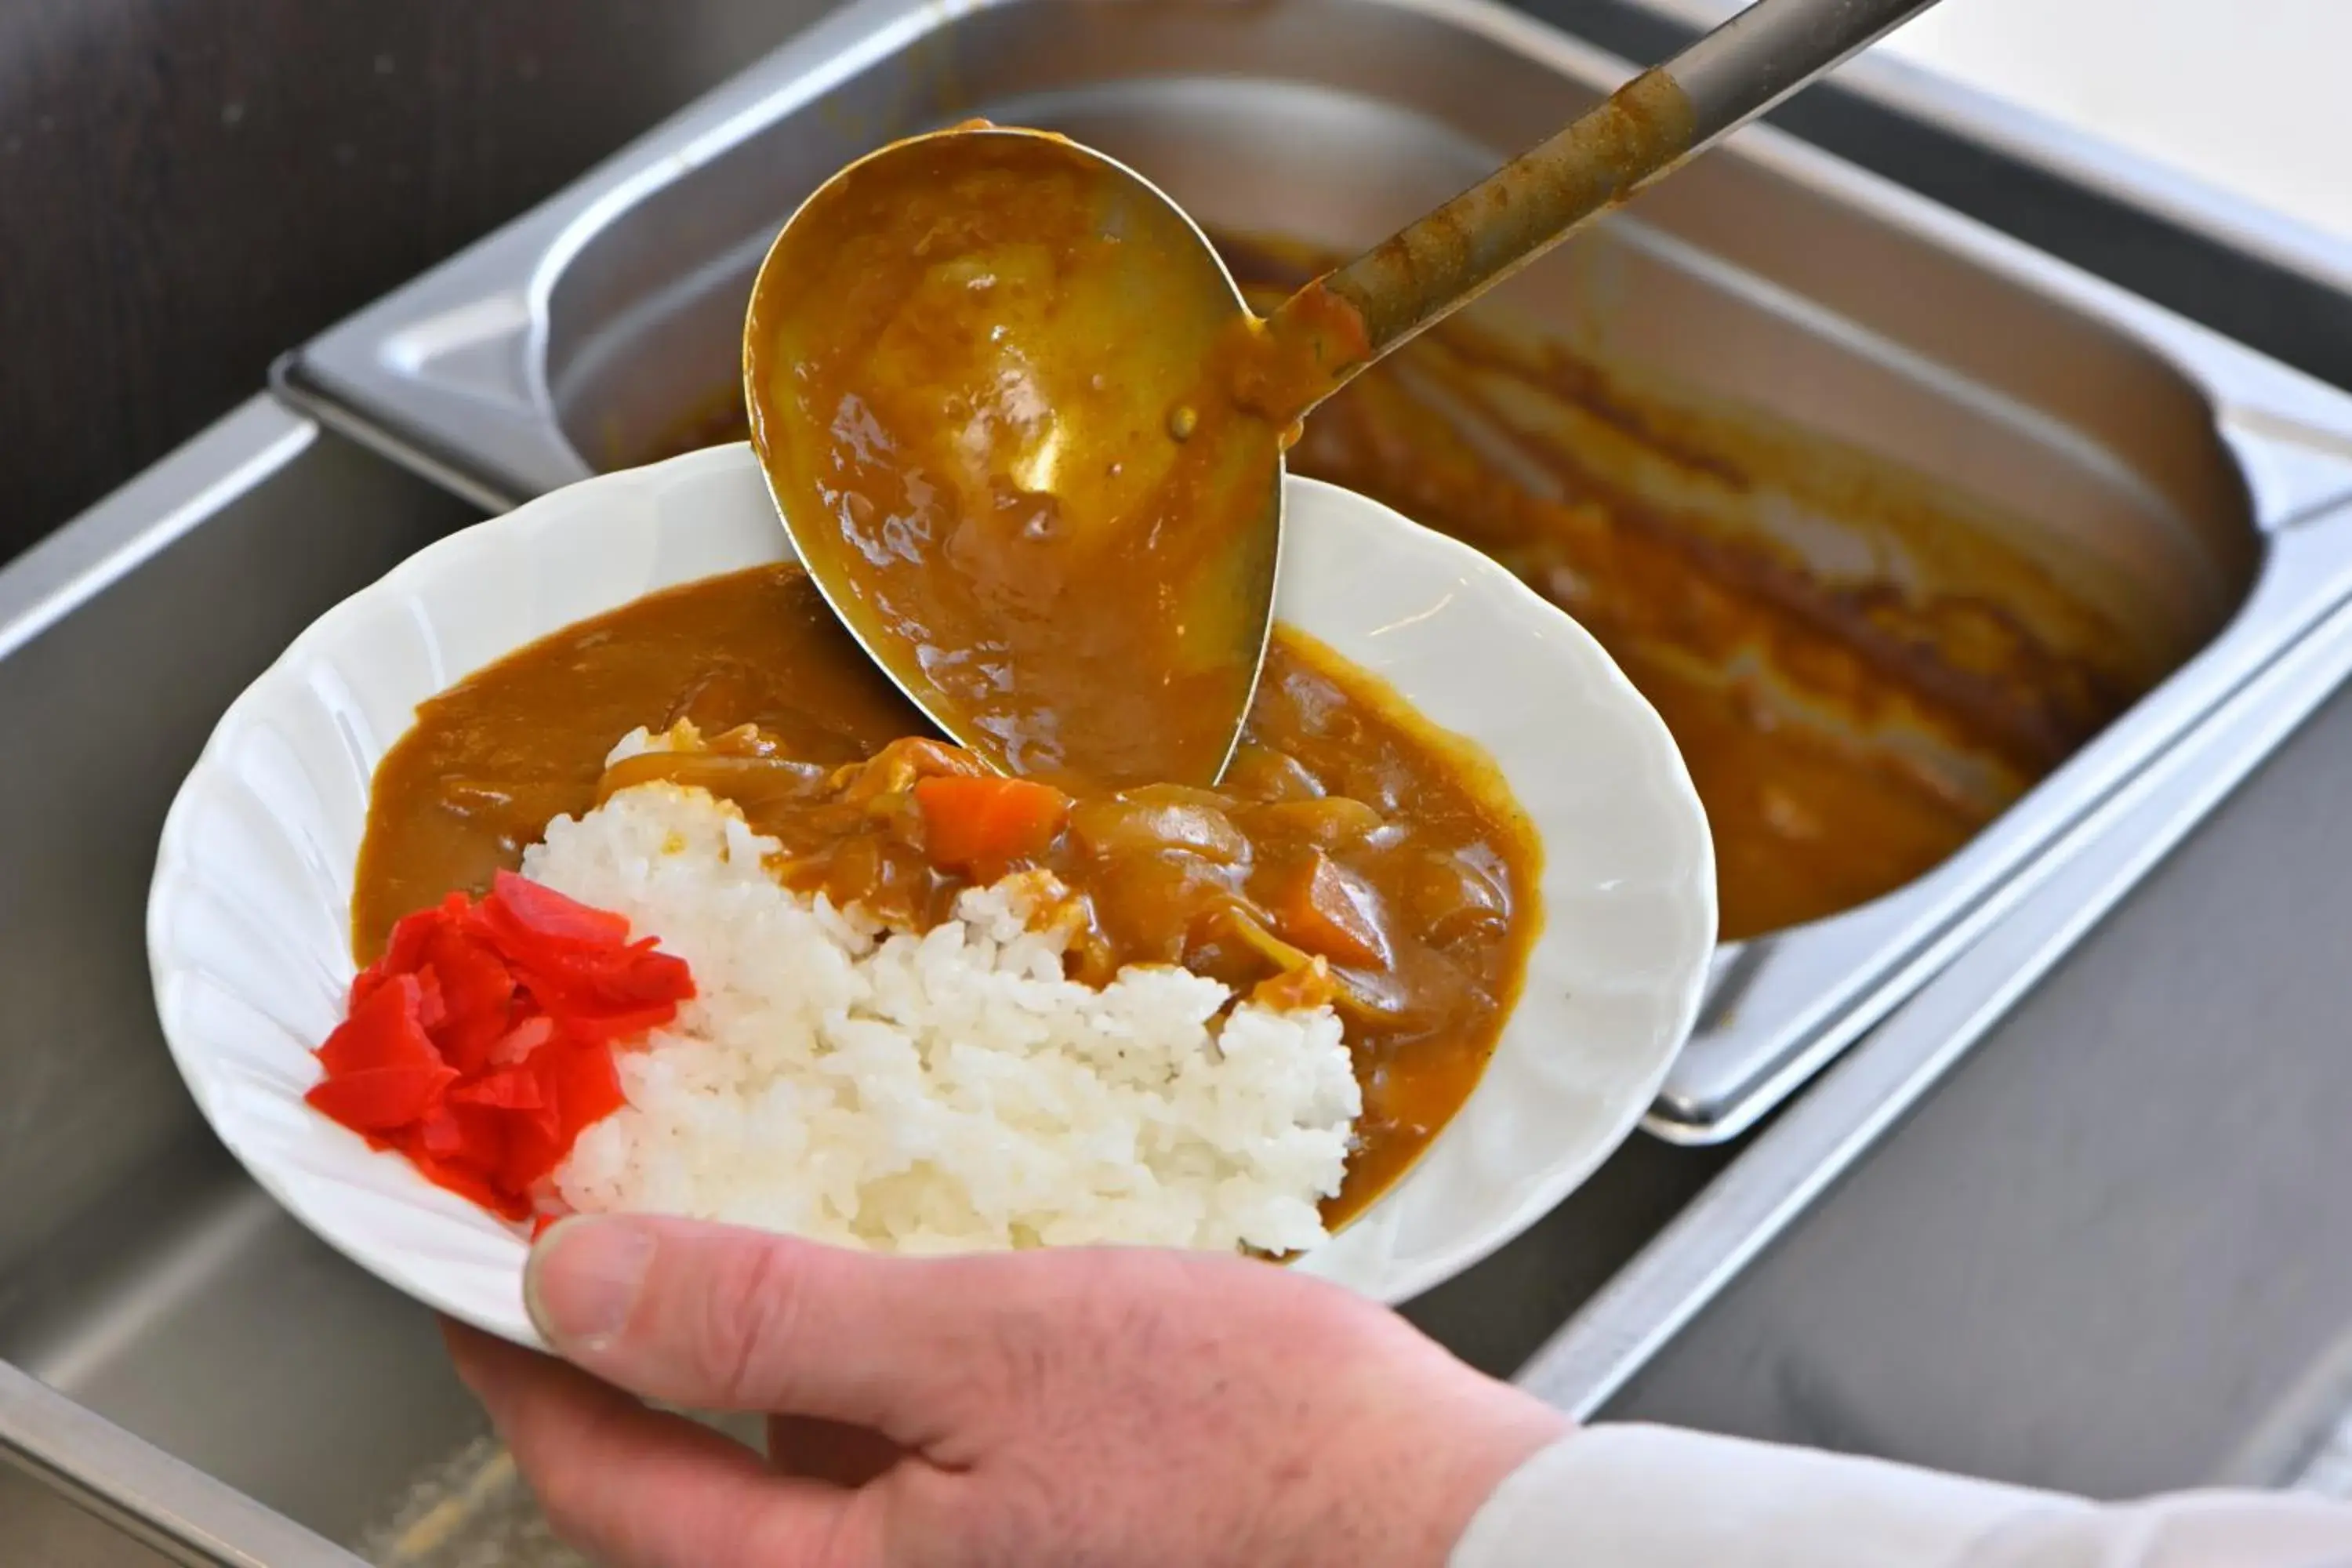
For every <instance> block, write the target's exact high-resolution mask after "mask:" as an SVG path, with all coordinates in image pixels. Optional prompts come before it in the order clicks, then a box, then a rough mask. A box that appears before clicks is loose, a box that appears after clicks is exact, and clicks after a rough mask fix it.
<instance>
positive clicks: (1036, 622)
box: [744, 0, 1934, 785]
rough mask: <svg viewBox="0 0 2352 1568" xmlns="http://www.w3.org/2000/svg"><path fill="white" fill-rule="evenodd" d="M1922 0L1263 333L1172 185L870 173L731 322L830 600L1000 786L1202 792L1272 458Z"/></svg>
mask: <svg viewBox="0 0 2352 1568" xmlns="http://www.w3.org/2000/svg"><path fill="white" fill-rule="evenodd" d="M1933 3H1934V0H1758V3H1757V4H1755V5H1750V6H1748V8H1747V9H1746V10H1744V11H1742V12H1740V13H1739V14H1738V16H1734V17H1732V18H1731V19H1730V20H1729V21H1727V22H1726V23H1724V24H1723V25H1722V26H1719V27H1717V29H1715V30H1714V31H1713V32H1711V33H1709V34H1707V35H1706V37H1703V38H1701V39H1699V40H1698V41H1697V42H1696V43H1695V44H1693V45H1692V46H1691V47H1689V48H1687V49H1685V51H1683V53H1682V54H1680V55H1678V56H1676V57H1675V58H1674V59H1673V60H1671V61H1669V62H1667V63H1666V64H1664V65H1663V66H1659V67H1657V68H1654V69H1652V70H1649V71H1646V72H1644V73H1643V74H1642V75H1641V76H1639V77H1637V78H1635V79H1633V81H1631V82H1629V83H1628V84H1627V85H1626V86H1624V87H1623V88H1622V89H1619V90H1618V91H1617V92H1616V93H1614V94H1612V96H1611V97H1610V98H1608V99H1607V100H1604V101H1603V102H1602V103H1601V104H1600V105H1599V106H1598V107H1596V108H1595V109H1593V110H1591V111H1590V112H1589V113H1587V114H1585V115H1584V116H1583V117H1582V118H1581V119H1580V120H1578V121H1575V122H1574V123H1573V124H1571V125H1570V126H1569V127H1568V128H1567V129H1566V130H1564V131H1562V132H1559V134H1558V135H1556V136H1554V137H1553V138H1551V139H1550V140H1549V141H1548V142H1544V143H1543V144H1542V145H1540V146H1538V147H1537V148H1535V149H1534V150H1533V151H1531V152H1528V153H1526V154H1524V155H1522V156H1521V157H1519V158H1517V159H1516V160H1514V161H1513V162H1511V163H1508V164H1506V165H1505V166H1504V167H1503V168H1502V169H1500V170H1498V171H1496V173H1495V174H1493V175H1491V176H1489V177H1488V178H1487V179H1486V180H1485V181H1483V182H1481V183H1480V184H1476V185H1475V186H1473V187H1471V188H1470V189H1469V190H1467V191H1465V192H1464V193H1463V194H1462V195H1458V196H1456V197H1454V199H1453V200H1452V201H1449V202H1447V203H1446V204H1445V205H1443V206H1441V207H1439V208H1437V209H1436V210H1435V211H1434V212H1432V213H1430V214H1429V215H1428V216H1425V217H1423V218H1422V219H1420V220H1419V221H1418V222H1416V223H1414V224H1412V226H1409V227H1407V228H1405V229H1403V230H1402V232H1400V233H1398V234H1397V235H1396V236H1395V237H1392V238H1391V239H1389V240H1387V241H1385V242H1383V243H1382V244H1381V245H1379V246H1377V247H1374V248H1372V249H1371V250H1369V251H1367V252H1365V253H1364V254H1363V255H1362V256H1360V257H1359V258H1356V259H1355V260H1353V261H1350V262H1349V263H1348V264H1347V265H1345V266H1343V267H1341V268H1338V269H1336V270H1334V271H1332V272H1330V273H1328V274H1326V275H1325V276H1323V277H1322V278H1319V279H1316V280H1314V281H1313V282H1311V283H1309V284H1307V286H1306V287H1305V288H1303V289H1300V290H1299V291H1298V292H1297V294H1296V295H1294V296H1292V297H1291V299H1289V300H1287V301H1286V302H1285V303H1284V304H1283V305H1281V306H1280V307H1279V308H1277V309H1276V310H1275V311H1274V312H1273V314H1272V315H1270V316H1268V317H1266V318H1265V320H1263V321H1260V320H1258V319H1257V318H1255V317H1254V316H1253V315H1252V314H1251V313H1250V312H1249V310H1248V309H1247V307H1246V306H1245V305H1244V303H1243V300H1242V297H1241V295H1240V292H1239V291H1238V290H1237V289H1235V287H1234V282H1233V280H1232V279H1231V277H1230V276H1229V275H1228V274H1227V273H1226V271H1225V269H1224V268H1223V264H1222V263H1221V262H1220V261H1219V260H1218V258H1217V257H1216V254H1215V252H1214V251H1213V249H1212V248H1211V247H1210V245H1209V242H1208V240H1207V239H1206V237H1203V236H1202V233H1201V231H1200V230H1199V228H1198V227H1197V226H1194V225H1193V224H1192V220H1191V219H1190V218H1188V217H1186V216H1185V215H1184V214H1183V213H1182V212H1181V209H1179V208H1178V207H1177V206H1176V205H1175V204H1174V203H1172V202H1171V201H1170V200H1169V199H1168V198H1167V197H1166V196H1165V195H1162V194H1161V193H1160V191H1158V190H1157V189H1155V188H1154V187H1153V186H1152V185H1150V184H1149V183H1148V182H1146V181H1145V180H1143V179H1142V178H1141V177H1140V176H1139V175H1138V174H1135V173H1133V172H1132V171H1130V170H1129V169H1127V168H1126V167H1124V166H1122V165H1121V164H1119V163H1116V162H1114V161H1112V160H1111V159H1109V158H1107V157H1104V156H1102V155H1101V154H1099V153H1094V152H1091V151H1089V150H1087V149H1086V148H1083V147H1079V146H1076V144H1074V143H1072V142H1067V141H1066V140H1064V139H1062V138H1060V137H1056V136H1050V135H1047V134H1045V133H1042V132H1024V131H1013V130H1005V129H1000V128H996V127H992V126H985V125H971V126H963V127H958V128H955V129H953V130H949V131H942V132H935V133H932V134H929V135H926V136H919V137H915V138H912V139H909V140H908V141H905V142H898V143H894V144H893V145H891V146H888V147H886V148H884V149H882V150H881V151H879V152H877V153H873V154H871V155H870V156H867V157H866V158H864V159H861V160H860V161H858V162H857V163H853V164H851V165H850V166H849V167H848V168H846V169H845V170H843V171H842V172H841V173H840V174H836V175H835V176H834V177H833V179H832V180H830V181H828V182H827V183H826V184H825V185H824V186H823V187H822V188H821V189H819V190H818V191H817V193H816V194H815V195H813V196H811V197H810V198H809V200H808V201H807V202H806V203H805V204H803V206H802V207H801V208H800V210H799V211H798V212H796V213H795V214H794V215H793V218H792V219H791V221H790V222H789V223H787V224H786V226H785V227H784V229H783V232H782V234H781V235H780V236H779V237H778V238H777V240H776V243H775V245H774V247H772V249H771V250H770V252H769V254H768V257H767V258H766V260H765V261H764V262H763V263H762V265H761V269H760V275H759V278H758V280H757V281H756V283H755V284H754V286H753V289H752V296H751V307H750V310H749V312H748V314H747V316H746V319H745V326H744V382H745V392H746V398H747V402H748V405H749V409H750V414H751V431H752V443H753V445H754V447H756V449H757V451H758V453H759V456H760V459H761V466H762V468H763V469H764V470H765V472H766V474H767V478H768V482H769V488H770V490H771V492H772V495H773V497H774V499H775V501H776V503H777V507H778V510H780V512H781V513H782V518H783V521H784V526H785V528H786V530H787V531H789V533H790V534H791V537H792V540H793V545H794V548H795V549H796V551H797V552H799V554H800V556H801V559H802V560H803V563H806V565H807V567H808V570H809V572H810V574H812V576H813V577H814V579H815V581H816V583H817V584H818V586H819V587H820V588H821V589H822V590H823V592H824V595H825V597H826V599H827V601H828V602H829V603H830V604H831V605H832V606H833V608H834V609H835V612H836V613H837V614H838V615H839V616H841V618H842V620H843V621H844V623H845V625H846V626H848V627H849V629H850V630H851V631H852V633H854V634H855V635H856V637H857V638H858V640H859V641H860V642H861V643H863V644H864V646H865V647H866V650H867V651H868V652H869V653H870V654H872V655H873V656H874V658H876V659H877V661H878V662H879V663H880V664H881V665H882V667H883V668H884V669H885V670H887V672H888V673H889V675H890V676H891V677H892V679H895V680H896V681H898V684H899V686H900V687H901V688H902V689H905V691H906V692H907V694H908V696H909V697H910V698H911V699H913V700H914V701H915V702H916V704H917V705H918V706H919V707H920V708H921V709H922V710H924V712H925V713H926V714H928V715H929V717H930V718H931V720H932V721H934V722H936V723H937V724H939V725H940V728H941V729H942V730H944V731H947V732H948V733H949V734H950V735H951V736H953V737H954V738H955V739H956V740H958V741H959V742H962V743H964V744H965V745H968V746H970V747H971V748H972V749H974V750H975V751H977V752H980V753H981V754H982V756H983V757H985V758H987V759H988V760H989V761H990V762H991V763H993V764H994V765H996V766H997V767H999V768H1002V769H1004V770H1006V771H1010V772H1015V773H1038V774H1043V775H1046V776H1063V777H1075V778H1078V779H1081V780H1085V781H1088V782H1094V783H1099V784H1114V785H1129V784H1144V783H1154V782H1165V783H1175V784H1202V785H1206V784H1213V783H1214V782H1215V781H1216V780H1217V778H1218V777H1219V776H1220V775H1221V774H1222V773H1223V768H1224V765H1225V763H1226V762H1227V761H1228V759H1229V758H1230V756H1231V754H1232V752H1233V750H1234V745H1235V743H1236V742H1237V740H1238V738H1239V736H1240V733H1241V731H1242V726H1243V722H1244V719H1245V718H1246V715H1247V711H1248V708H1249V704H1250V700H1251V698H1252V695H1253V693H1254V691H1255V684H1256V679H1257V672H1258V669H1259V667H1260V665H1261V663H1262V661H1263V659H1264V657H1265V647H1266V642H1267V639H1268V637H1269V636H1270V634H1271V629H1272V624H1273V610H1274V583H1275V563H1276V557H1277V555H1278V552H1279V541H1280V536H1281V522H1282V452H1283V450H1284V448H1285V447H1286V446H1287V445H1288V442H1289V439H1290V437H1291V436H1292V435H1293V434H1295V431H1296V428H1297V423H1298V421H1299V420H1301V419H1302V418H1304V417H1305V416H1306V415H1307V412H1308V411H1309V410H1310V409H1312V408H1313V407H1315V405H1317V404H1318V403H1320V402H1322V401H1323V400H1324V399H1325V398H1327V397H1328V396H1330V395H1331V394H1332V393H1334V392H1336V391H1338V390H1339V387H1341V386H1342V385H1344V384H1346V383H1347V382H1348V381H1349V379H1351V378H1352V377H1354V376H1355V375H1356V374H1359V373H1360V372H1361V371H1362V370H1363V369H1364V368H1365V367H1366V366H1368V365H1370V364H1371V363H1373V362H1374V361H1376V360H1378V359H1379V358H1380V357H1381V355H1383V354H1385V353H1388V352H1389V351H1390V350H1391V349H1393V348H1395V347H1397V346H1398V345H1399V344H1401V343H1402V342H1406V341H1407V340H1408V339H1410V338H1412V336H1413V335H1414V334H1415V333H1417V332H1419V331H1422V330H1423V328H1425V327H1427V326H1429V325H1430V324H1431V323H1433V322H1434V321H1437V320H1439V319H1440V318H1442V317H1444V316H1445V315H1446V314H1448V313H1449V312H1451V311H1453V310H1457V309H1459V308H1460V307H1461V306H1462V305H1464V304H1465V303H1466V302H1468V301H1469V300H1472V299H1475V297H1476V296H1477V295H1479V294H1480V293H1482V292H1484V291H1485V290H1486V289H1488V288H1490V287H1492V286H1493V285H1494V284H1496V282H1499V281H1500V280H1502V279H1505V278H1507V277H1508V276H1509V275H1510V274H1511V273H1513V272H1514V271H1516V270H1517V269H1518V268H1520V267H1522V266H1524V265H1526V264H1527V263H1528V262H1529V261H1531V260H1533V259H1535V258H1537V257H1538V256H1540V255H1542V254H1543V253H1544V252H1545V251H1547V250H1549V248H1550V247H1552V246H1554V245H1556V244H1558V243H1559V241H1560V240H1561V239H1563V238H1564V237H1567V236H1568V234H1569V233H1570V231H1572V230H1573V229H1574V228H1575V227H1576V226H1578V225H1579V224H1580V223H1581V222H1583V221H1584V220H1585V219H1587V218H1589V217H1591V216H1593V215H1594V214H1596V213H1599V212H1601V211H1602V210H1603V209H1605V208H1608V207H1611V206H1613V205H1616V204H1618V203H1620V202H1622V201H1623V200H1625V199H1626V198H1627V197H1629V196H1631V195H1633V194H1634V193H1635V192H1637V191H1638V190H1640V189H1641V188H1642V187H1643V186H1644V185H1646V184H1649V183H1650V182H1651V181H1653V180H1655V179H1657V178H1659V177H1660V176H1662V175H1664V174H1667V173H1669V172H1670V171H1672V170H1673V169H1674V168H1675V167H1676V166H1678V165H1679V164H1680V163H1683V162H1684V161H1685V159H1687V158H1688V157H1690V156H1691V155H1692V154H1693V153H1696V152H1697V151H1698V150H1700V149H1701V148H1704V147H1706V145H1708V144H1709V143H1710V142H1714V141H1715V140H1717V138H1718V137H1720V136H1722V135H1723V134H1725V133H1726V132H1729V131H1731V130H1732V129H1734V128H1735V127H1737V126H1738V125H1740V124H1741V123H1743V122H1745V121H1748V120H1749V119H1751V118H1753V117H1754V116H1755V115H1757V114H1759V113H1761V112H1762V111H1764V110H1767V109H1769V108H1770V107H1771V106H1772V105H1773V104H1775V103H1777V102H1779V101H1780V100H1781V99H1782V98H1784V97H1786V96H1787V95H1788V94H1790V92H1792V91H1794V90H1795V89H1798V88H1799V87H1801V86H1802V85H1804V84H1805V83H1806V82H1808V81H1810V80H1811V79H1813V78H1814V77H1816V76H1819V75H1820V74H1821V73H1822V72H1823V71H1826V70H1828V69H1830V68H1832V67H1833V66H1835V65H1836V64H1837V63H1838V62H1840V61H1841V60H1843V59H1844V58H1847V57H1848V56H1850V55H1852V54H1853V53H1854V52H1856V51H1857V50H1860V49H1861V48H1863V47H1865V46H1867V45H1868V44H1870V43H1871V42H1873V41H1874V39H1876V38H1878V37H1881V36H1882V35H1884V34H1885V33H1886V32H1888V31H1890V30H1891V29H1893V28H1894V27H1895V26H1899V25H1901V24H1902V23H1903V22H1905V21H1906V20H1908V19H1909V18H1910V17H1912V16H1915V15H1916V14H1917V13H1919V12H1921V11H1924V10H1926V9H1927V7H1928V5H1932V4H1933Z"/></svg>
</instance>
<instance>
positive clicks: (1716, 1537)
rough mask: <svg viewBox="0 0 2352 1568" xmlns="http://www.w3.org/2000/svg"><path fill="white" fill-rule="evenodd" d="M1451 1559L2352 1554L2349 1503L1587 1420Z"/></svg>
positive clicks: (2307, 1565)
mask: <svg viewBox="0 0 2352 1568" xmlns="http://www.w3.org/2000/svg"><path fill="white" fill-rule="evenodd" d="M1448 1568H2352V1507H2347V1506H2346V1505H2344V1504H2341V1503H2332V1502H2325V1501H2320V1500H2314V1499H2309V1498H2292V1497H2284V1496H2273V1495H2271V1494H2267V1493H2260V1492H2202V1493H2187V1494H2182V1495H2180V1496H2177V1497H2169V1498H2157V1499H2151V1500H2147V1501H2146V1502H2139V1503H2131V1504H2119V1505H2113V1506H2101V1505H2095V1504H2093V1503H2090V1502H2086V1501H2084V1500H2082V1499H2080V1498H2072V1497H2064V1496H2061V1495H2059V1494H2056V1493H2053V1492H2037V1491H2029V1490H2026V1489H2022V1488H2018V1487H2008V1486H2000V1485H1997V1484H1995V1483H1993V1482H1990V1481H1976V1480H1968V1479H1962V1478H1960V1477H1957V1476H1947V1475H1939V1474H1937V1473H1936V1472H1935V1471H1932V1470H1921V1469H1914V1468H1910V1467H1908V1466H1905V1465H1893V1464H1886V1463H1884V1462H1882V1461H1880V1460H1876V1459H1857V1458H1846V1457H1844V1456H1841V1455H1835V1454H1825V1453H1820V1452H1817V1451H1815V1450H1812V1449H1809V1448H1785V1447H1774V1446H1772V1445H1770V1444H1765V1443H1750V1442H1745V1441H1742V1440H1740V1439H1738V1438H1733V1437H1717V1436H1707V1435H1706V1434H1702V1433H1696V1432H1685V1431H1679V1430H1675V1429H1673V1428H1669V1427H1664V1426H1591V1427H1587V1428H1585V1429H1584V1430H1582V1431H1580V1432H1578V1433H1576V1434H1575V1435H1573V1436H1569V1437H1566V1438H1563V1439H1562V1440H1561V1441H1559V1443H1557V1444H1555V1445H1553V1446H1552V1447H1549V1448H1547V1449H1545V1450H1544V1451H1543V1452H1542V1453H1540V1454H1538V1455H1537V1456H1536V1457H1535V1458H1532V1459H1530V1460H1528V1462H1527V1463H1526V1464H1525V1465H1523V1466H1521V1467H1520V1468H1518V1469H1517V1471H1515V1472H1514V1473H1513V1474H1512V1475H1511V1476H1510V1477H1509V1478H1508V1479H1506V1480H1505V1481H1504V1482H1503V1484H1502V1485H1501V1486H1500V1487H1498V1488H1496V1491H1495V1495H1494V1496H1493V1497H1491V1498H1489V1499H1488V1500H1487V1501H1486V1506H1485V1507H1484V1508H1483V1509H1481V1510H1479V1512H1478V1514H1477V1517H1476V1518H1475V1519H1473V1520H1472V1521H1470V1528H1469V1530H1468V1531H1465V1533H1464V1535H1463V1537H1462V1541H1461V1543H1460V1544H1459V1545H1458V1546H1456V1547H1455V1548H1454V1553H1453V1556H1452V1557H1451V1558H1450V1559H1449V1560H1448Z"/></svg>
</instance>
